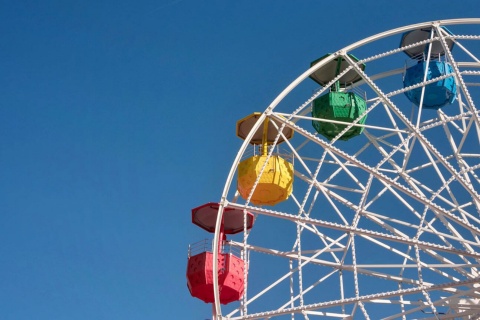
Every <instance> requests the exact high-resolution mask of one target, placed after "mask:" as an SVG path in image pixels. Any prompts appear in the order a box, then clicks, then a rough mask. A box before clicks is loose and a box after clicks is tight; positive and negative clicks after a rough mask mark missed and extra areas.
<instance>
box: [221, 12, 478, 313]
mask: <svg viewBox="0 0 480 320" xmlns="http://www.w3.org/2000/svg"><path fill="white" fill-rule="evenodd" d="M445 27H446V28H448V30H449V31H450V32H446V31H445V30H446V29H445ZM420 28H433V29H434V30H436V31H437V33H436V35H435V37H433V38H430V39H427V40H424V41H422V43H414V44H411V45H409V47H412V46H418V45H425V44H426V45H427V46H428V45H429V44H430V43H431V42H436V43H437V44H438V43H440V44H441V45H442V46H444V49H445V50H446V52H445V55H444V57H443V58H444V59H445V60H446V61H448V62H449V63H450V64H451V65H452V66H453V70H454V76H455V81H456V84H457V87H458V95H457V98H456V100H455V101H454V103H453V104H450V105H447V106H445V107H443V108H440V109H439V110H427V109H422V108H419V107H417V106H415V105H413V104H412V103H411V102H410V101H409V100H408V99H407V98H406V97H405V95H404V92H405V91H406V90H411V89H412V87H409V88H403V83H402V76H403V74H404V71H405V65H406V60H408V57H407V56H406V55H405V54H404V52H403V51H404V50H405V49H407V48H406V47H399V44H400V38H401V35H402V34H403V33H404V32H407V31H410V30H417V29H420ZM448 39H450V40H452V41H453V42H454V46H453V49H452V50H449V48H448V46H447V42H446V41H447V40H448ZM479 40H480V19H455V20H444V21H435V22H427V23H420V24H415V25H409V26H406V27H402V28H397V29H394V30H391V31H386V32H383V33H380V34H377V35H374V36H372V37H369V38H366V39H364V40H362V41H359V42H357V43H354V44H352V45H350V46H347V47H346V48H344V49H342V50H339V51H337V52H336V53H334V54H332V55H330V56H328V57H327V58H326V59H324V60H322V61H321V62H319V63H318V64H316V65H314V66H313V67H311V68H310V69H308V70H307V71H305V72H304V73H303V74H302V75H300V76H299V77H298V78H297V79H296V80H295V81H293V82H292V83H291V84H290V85H289V86H288V87H287V88H286V89H285V90H284V91H283V92H282V93H281V94H280V95H279V96H278V97H277V98H276V99H275V100H274V101H273V102H272V103H271V104H270V105H269V106H268V108H267V109H266V110H265V111H264V113H263V114H262V116H261V118H260V120H259V121H258V122H257V124H256V126H255V127H254V128H253V129H252V131H251V133H250V134H249V136H248V137H247V139H246V140H245V143H243V145H242V147H241V148H240V150H239V152H238V154H237V156H236V159H235V161H234V164H233V166H232V168H231V171H230V173H229V175H228V178H227V181H226V184H225V189H224V191H223V194H222V197H221V201H220V211H219V212H222V210H223V208H224V207H225V206H226V205H228V206H230V207H234V208H240V209H247V210H248V211H250V212H252V213H254V214H255V215H256V221H255V225H254V227H253V228H252V229H251V230H250V232H249V233H248V234H247V233H244V234H243V236H242V235H241V234H240V235H238V236H237V237H238V238H232V239H230V240H229V242H230V245H233V246H237V247H239V248H240V249H242V250H243V257H244V259H246V260H247V264H248V267H247V268H246V271H245V276H246V284H245V287H246V290H245V295H244V297H243V299H242V301H240V302H239V303H234V304H232V305H227V306H221V305H220V303H219V290H218V282H217V281H215V282H214V283H215V284H216V286H215V296H216V303H215V304H214V306H213V318H214V319H479V318H480V288H478V287H479V286H480V278H479V270H480V197H479V194H478V192H479V190H480V188H479V186H480V121H479V117H480V113H479V111H478V109H477V107H476V106H475V100H477V101H478V98H479V94H480V92H479V90H480V77H479V76H480V41H479ZM323 54H324V52H321V53H319V55H318V56H321V55H323ZM350 54H353V55H354V56H355V57H357V58H358V59H359V61H354V60H353V59H351V57H350V56H349V55H350ZM338 56H341V57H343V59H345V60H346V61H348V63H349V64H350V65H349V68H348V69H347V70H345V71H344V72H348V71H350V70H354V71H355V72H357V73H358V74H360V76H361V77H362V80H361V81H360V82H357V83H355V84H354V85H352V87H349V88H347V89H361V90H362V91H364V92H365V94H366V98H367V111H366V112H367V120H366V123H365V125H364V131H363V133H362V134H361V135H359V136H357V137H355V138H352V139H350V140H348V141H340V140H338V139H332V140H330V141H329V140H327V139H326V138H324V137H323V136H320V135H318V134H317V133H316V132H315V130H314V129H313V127H312V119H313V118H312V116H311V105H312V101H313V100H314V99H315V98H317V97H319V96H320V95H322V94H324V93H325V92H327V90H328V87H329V86H326V87H324V88H322V87H319V85H318V84H316V83H315V82H313V81H312V80H310V79H308V77H309V75H310V74H312V73H313V72H314V71H316V70H321V68H322V67H323V66H325V65H326V64H327V63H328V62H330V61H331V60H332V59H335V58H336V57H338ZM313 58H315V57H312V60H313ZM363 63H364V64H366V69H365V71H362V70H361V68H359V65H360V64H363ZM307 64H308V62H306V65H307ZM341 76H342V74H340V75H338V77H337V78H336V79H338V78H339V77H341ZM336 79H333V80H332V82H331V83H332V84H333V82H334V81H335V80H336ZM437 80H439V79H438V78H437V79H433V80H431V81H429V82H423V83H420V84H418V85H417V86H418V87H421V86H424V85H426V84H429V83H431V82H434V81H437ZM252 111H256V110H252ZM267 117H268V118H271V119H275V120H276V121H270V123H273V124H275V123H281V124H282V126H281V127H280V128H279V132H280V133H279V135H281V134H282V128H284V127H289V128H292V129H293V130H294V132H295V134H294V136H293V138H292V139H290V140H287V141H285V142H284V143H282V144H281V145H280V146H275V145H274V146H273V147H271V148H270V149H269V150H270V151H269V154H270V155H272V154H273V153H276V152H278V150H279V148H281V149H282V150H283V151H282V152H281V153H284V154H285V153H287V154H289V155H290V156H291V158H290V159H293V160H292V161H293V162H294V170H295V181H294V186H293V194H292V195H291V196H290V197H289V199H288V200H286V201H284V202H282V203H280V204H278V205H276V206H273V207H258V206H254V205H252V204H251V203H249V202H248V201H246V200H245V199H243V198H241V197H240V196H239V195H238V193H237V192H236V171H237V166H238V164H239V162H240V161H241V160H242V159H243V158H245V157H246V155H247V153H249V152H251V149H252V146H250V145H249V144H248V140H249V139H250V138H251V137H252V136H253V133H254V132H255V131H256V130H257V129H258V128H259V126H260V125H261V123H262V122H263V120H264V119H265V118H267ZM325 121H327V120H325ZM350 125H351V126H354V125H359V124H358V123H357V122H356V121H354V122H353V123H352V124H350ZM278 139H279V137H277V140H278ZM285 140H286V139H285ZM220 223H221V215H219V216H218V220H217V228H216V230H217V231H218V230H219V226H220ZM217 233H218V232H217ZM218 241H219V240H218V234H216V235H215V241H214V242H215V243H214V247H217V246H218ZM215 255H217V253H215ZM214 261H216V257H214ZM217 269H218V266H214V274H217V272H218V270H217ZM215 280H216V278H215Z"/></svg>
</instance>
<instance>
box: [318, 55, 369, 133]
mask: <svg viewBox="0 0 480 320" xmlns="http://www.w3.org/2000/svg"><path fill="white" fill-rule="evenodd" d="M329 56H330V54H327V55H325V56H323V57H321V58H320V59H317V60H315V61H313V62H312V63H311V64H310V66H314V65H315V64H317V63H319V62H320V61H322V60H324V59H326V58H327V57H329ZM349 57H350V58H351V59H352V61H355V62H358V59H357V58H356V57H355V56H353V55H349ZM349 66H350V65H349V64H348V63H347V61H346V60H345V59H344V58H342V57H341V56H337V57H336V58H334V59H333V60H331V61H329V62H328V63H326V64H325V65H324V66H322V67H321V68H320V69H318V70H317V71H315V72H313V73H312V74H311V75H310V78H311V79H313V80H314V81H315V82H317V83H318V84H320V85H322V86H330V92H328V93H326V94H324V95H322V96H320V97H318V98H317V99H315V100H314V101H313V103H312V117H313V118H316V119H318V120H312V126H313V128H314V129H315V130H316V131H317V132H318V133H319V134H321V135H323V136H324V137H326V138H327V139H329V140H332V139H333V138H335V137H337V136H338V139H340V140H349V139H351V138H353V137H355V136H358V135H360V134H361V133H362V132H363V128H364V127H363V126H362V125H364V124H365V122H366V119H367V115H366V114H365V111H366V109H367V103H366V101H365V99H363V98H362V97H361V96H360V95H358V94H357V93H355V92H353V91H349V90H346V89H347V88H349V87H351V86H352V84H354V83H355V82H358V81H360V80H361V79H362V78H361V76H360V75H359V74H358V73H357V72H355V71H354V70H353V69H350V70H349V71H347V72H346V73H345V74H343V75H342V76H340V77H339V78H338V79H336V78H337V77H338V76H339V75H340V74H341V73H343V72H344V71H346V69H347V68H348V67H349ZM359 67H360V69H362V70H365V64H359ZM354 122H355V123H354ZM352 123H353V125H350V124H352ZM347 127H350V128H349V129H348V130H346V131H345V132H343V131H344V130H345V129H346V128H347ZM342 132H343V133H342ZM340 134H341V135H340Z"/></svg>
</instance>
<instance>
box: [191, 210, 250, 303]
mask: <svg viewBox="0 0 480 320" xmlns="http://www.w3.org/2000/svg"><path fill="white" fill-rule="evenodd" d="M218 211H219V204H218V203H214V202H210V203H206V204H204V205H201V206H199V207H197V208H194V209H192V223H193V224H195V225H197V226H199V227H200V228H202V229H204V230H206V231H208V232H210V233H214V232H215V226H216V221H217V215H218ZM253 221H254V217H253V214H252V213H250V212H244V211H243V210H240V209H235V208H231V207H228V206H227V207H226V208H224V210H223V216H222V221H221V224H220V233H219V234H220V239H219V246H218V248H212V247H209V244H210V242H209V241H201V242H198V243H196V244H194V245H191V246H190V247H189V251H188V264H187V287H188V290H189V291H190V294H191V295H192V296H193V297H195V298H198V299H200V300H202V301H204V302H205V303H213V302H214V301H215V298H214V278H213V277H214V261H213V250H217V251H218V259H217V264H218V267H217V268H218V269H217V270H218V274H217V276H218V286H219V292H220V303H222V304H228V303H231V302H234V301H238V300H240V298H241V297H242V295H243V292H244V284H245V272H244V269H245V262H244V261H243V259H241V258H240V257H238V256H237V255H235V254H234V253H233V252H232V251H228V250H226V249H225V246H224V240H226V235H227V234H236V233H239V232H242V231H243V230H244V227H245V226H246V228H247V230H249V229H251V228H252V226H253Z"/></svg>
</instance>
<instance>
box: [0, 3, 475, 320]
mask: <svg viewBox="0 0 480 320" xmlns="http://www.w3.org/2000/svg"><path fill="white" fill-rule="evenodd" d="M458 3H459V4H455V2H452V1H451V0H450V1H446V0H437V1H417V0H415V1H411V0H408V1H401V2H396V1H373V0H366V1H361V2H359V1H343V2H339V1H322V0H299V1H285V0H276V1H273V0H270V1H268V0H257V1H253V0H240V1H228V0H136V1H133V0H115V1H113V0H95V1H92V0H85V1H65V0H43V1H35V0H18V1H7V0H0V88H1V89H0V319H3V320H32V319H39V320H43V319H45V320H47V319H48V320H55V319H68V320H76V319H78V320H85V319H91V320H101V319H115V320H126V319H142V320H148V319H187V320H190V319H193V320H203V319H207V318H209V317H210V315H211V307H210V306H209V305H206V304H204V303H203V302H200V301H198V300H195V299H194V298H191V297H190V295H189V293H188V290H187V287H186V280H185V269H186V262H187V256H186V255H187V248H188V244H189V243H193V242H196V241H198V240H200V239H202V238H205V237H209V235H208V234H206V233H205V232H204V231H202V230H200V229H199V228H198V227H195V226H193V225H192V224H191V223H190V209H191V208H193V207H196V206H198V205H200V204H203V203H206V202H209V201H218V200H219V198H220V196H221V192H222V188H223V185H224V182H225V179H226V176H227V174H228V170H229V168H230V166H231V163H232V161H233V159H234V156H235V155H236V152H237V150H238V148H239V147H240V145H241V142H242V141H241V140H240V139H238V138H237V137H236V136H235V122H236V120H238V119H240V118H243V117H244V116H246V115H248V114H250V113H252V112H254V111H263V110H264V109H265V108H266V106H267V105H268V104H269V102H270V101H271V100H273V99H274V98H275V96H276V95H277V94H278V93H279V92H280V91H281V90H282V89H283V88H284V87H285V86H287V85H288V84H289V83H290V82H291V81H292V80H294V79H295V78H296V77H297V76H298V75H299V74H300V73H302V72H303V71H305V70H306V69H307V68H308V66H309V63H310V62H311V61H313V60H315V59H316V58H318V57H320V56H322V55H324V54H325V53H327V52H333V51H336V50H338V49H340V48H342V47H344V46H346V45H348V44H350V43H353V42H355V41H358V40H360V39H363V38H365V37H367V36H370V35H373V34H376V33H379V32H381V31H385V30H389V29H392V28H395V27H399V26H402V25H407V24H412V23H417V22H424V21H431V20H437V19H450V18H467V17H474V16H475V15H478V13H479V11H478V10H477V9H478V1H477V0H464V1H459V2H458Z"/></svg>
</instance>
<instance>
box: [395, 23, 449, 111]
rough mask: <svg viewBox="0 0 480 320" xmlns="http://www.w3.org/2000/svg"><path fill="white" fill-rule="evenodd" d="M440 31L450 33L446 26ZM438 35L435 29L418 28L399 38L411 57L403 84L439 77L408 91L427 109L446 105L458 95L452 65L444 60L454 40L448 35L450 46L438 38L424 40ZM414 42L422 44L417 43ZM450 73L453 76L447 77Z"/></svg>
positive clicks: (447, 42) (414, 83)
mask: <svg viewBox="0 0 480 320" xmlns="http://www.w3.org/2000/svg"><path fill="white" fill-rule="evenodd" d="M440 32H442V33H444V35H448V34H450V32H449V31H448V29H446V28H441V29H440ZM437 36H439V35H438V31H437V30H436V29H432V28H426V29H418V30H413V31H409V32H406V33H404V34H403V35H402V39H401V41H400V47H407V48H408V49H406V50H404V53H405V54H406V55H407V56H409V58H410V60H408V61H407V67H406V70H405V74H404V78H403V87H404V88H408V87H410V86H415V85H417V84H420V83H422V82H423V81H424V80H425V81H429V80H434V79H435V78H439V77H440V79H439V80H438V81H434V82H432V83H429V84H427V85H425V86H420V87H416V88H414V89H410V90H408V91H405V95H406V97H407V98H408V100H410V101H411V102H412V103H413V104H415V105H416V106H418V107H419V106H422V108H426V109H439V108H441V107H444V106H446V105H448V104H451V103H453V102H454V101H455V98H456V96H457V85H456V82H455V77H454V70H453V67H452V65H451V64H450V63H449V62H447V61H445V60H446V59H445V52H446V50H452V48H453V45H454V43H453V41H452V40H450V39H446V41H445V42H446V44H447V48H445V47H444V46H443V44H442V43H441V42H440V41H438V40H435V41H432V42H426V43H425V41H426V40H428V39H430V38H432V37H437ZM415 43H422V44H420V45H416V46H415V45H414V44H415ZM412 45H413V46H412ZM409 46H411V47H409ZM450 74H451V75H452V76H449V77H446V76H448V75H450Z"/></svg>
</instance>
